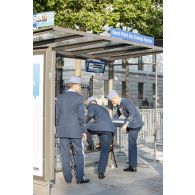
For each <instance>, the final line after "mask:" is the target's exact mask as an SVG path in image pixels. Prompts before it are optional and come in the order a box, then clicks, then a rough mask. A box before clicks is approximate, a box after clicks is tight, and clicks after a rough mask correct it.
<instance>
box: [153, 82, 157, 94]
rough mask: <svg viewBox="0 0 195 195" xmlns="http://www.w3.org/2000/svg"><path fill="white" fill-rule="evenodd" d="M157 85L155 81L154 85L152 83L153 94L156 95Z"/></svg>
mask: <svg viewBox="0 0 195 195" xmlns="http://www.w3.org/2000/svg"><path fill="white" fill-rule="evenodd" d="M155 87H156V85H155V83H153V85H152V95H155Z"/></svg>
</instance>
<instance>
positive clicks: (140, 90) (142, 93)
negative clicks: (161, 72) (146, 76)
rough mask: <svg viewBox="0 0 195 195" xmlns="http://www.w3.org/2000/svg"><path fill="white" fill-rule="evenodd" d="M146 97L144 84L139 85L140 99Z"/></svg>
mask: <svg viewBox="0 0 195 195" xmlns="http://www.w3.org/2000/svg"><path fill="white" fill-rule="evenodd" d="M143 96H144V83H138V99H143Z"/></svg>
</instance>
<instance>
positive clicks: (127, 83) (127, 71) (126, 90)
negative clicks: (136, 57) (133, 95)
mask: <svg viewBox="0 0 195 195" xmlns="http://www.w3.org/2000/svg"><path fill="white" fill-rule="evenodd" d="M124 62H125V97H126V98H129V81H128V77H129V66H128V65H127V64H128V61H127V60H125V61H124Z"/></svg>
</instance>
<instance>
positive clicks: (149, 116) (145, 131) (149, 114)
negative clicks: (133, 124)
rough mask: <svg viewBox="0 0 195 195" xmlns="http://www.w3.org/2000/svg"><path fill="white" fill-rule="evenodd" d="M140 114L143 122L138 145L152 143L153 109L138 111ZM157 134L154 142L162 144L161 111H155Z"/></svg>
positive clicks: (160, 109) (153, 128)
mask: <svg viewBox="0 0 195 195" xmlns="http://www.w3.org/2000/svg"><path fill="white" fill-rule="evenodd" d="M140 114H141V117H142V120H143V122H144V126H143V128H142V129H141V130H140V132H139V136H138V140H137V143H138V144H145V143H153V142H154V130H155V109H140ZM156 122H157V132H156V133H157V134H156V141H157V143H158V144H163V109H162V108H158V109H157V121H156Z"/></svg>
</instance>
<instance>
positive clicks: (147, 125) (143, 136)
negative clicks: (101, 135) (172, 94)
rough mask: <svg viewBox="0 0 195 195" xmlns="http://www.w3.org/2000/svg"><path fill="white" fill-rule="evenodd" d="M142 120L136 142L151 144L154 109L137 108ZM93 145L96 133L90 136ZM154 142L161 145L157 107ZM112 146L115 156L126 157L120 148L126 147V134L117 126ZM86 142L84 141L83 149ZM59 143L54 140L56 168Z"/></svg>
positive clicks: (160, 112)
mask: <svg viewBox="0 0 195 195" xmlns="http://www.w3.org/2000/svg"><path fill="white" fill-rule="evenodd" d="M139 112H140V114H141V117H142V120H143V122H144V126H143V128H142V129H141V130H140V132H139V134H138V139H137V144H150V143H151V144H153V143H154V132H155V109H140V110H139ZM92 138H93V141H94V145H97V144H98V143H99V139H98V136H97V135H93V136H92ZM156 143H157V144H159V145H163V109H162V108H158V109H157V134H156ZM114 145H115V146H114V148H117V153H116V155H117V158H118V160H119V159H123V158H126V156H125V153H124V152H123V151H122V148H126V147H128V134H125V133H122V132H121V130H120V129H119V128H118V129H117V133H116V137H115V143H114ZM86 146H87V144H86V143H85V150H86ZM59 147H60V144H59V140H56V170H60V169H61V164H60V158H61V157H60V151H59V150H60V148H59Z"/></svg>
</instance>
